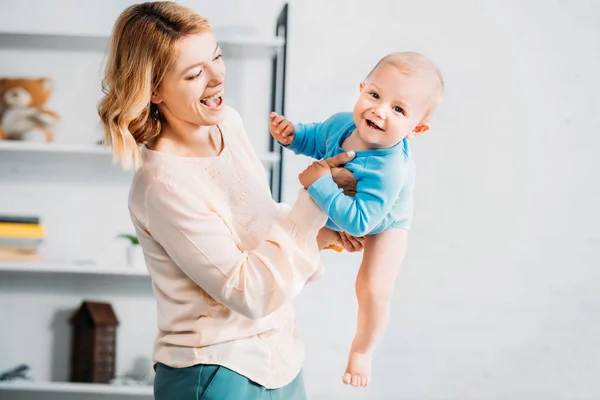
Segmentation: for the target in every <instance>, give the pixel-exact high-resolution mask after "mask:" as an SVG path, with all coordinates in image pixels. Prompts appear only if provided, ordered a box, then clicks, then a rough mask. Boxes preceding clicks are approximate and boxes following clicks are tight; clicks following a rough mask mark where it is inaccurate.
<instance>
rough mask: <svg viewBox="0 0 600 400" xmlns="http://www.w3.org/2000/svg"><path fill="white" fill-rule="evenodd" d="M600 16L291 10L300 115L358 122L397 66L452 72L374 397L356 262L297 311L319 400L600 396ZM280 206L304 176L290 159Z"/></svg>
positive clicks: (593, 12) (578, 7)
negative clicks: (413, 54)
mask: <svg viewBox="0 0 600 400" xmlns="http://www.w3.org/2000/svg"><path fill="white" fill-rule="evenodd" d="M599 17H600V3H598V2H596V1H593V0H577V1H572V2H569V3H568V4H567V3H566V2H556V1H555V2H545V1H541V0H527V1H520V2H514V1H510V2H507V1H500V0H498V1H485V2H484V1H472V0H470V1H466V0H457V1H451V2H447V1H434V0H423V1H412V2H400V1H384V0H372V1H369V2H366V1H357V0H354V1H348V0H329V1H319V0H304V1H296V2H292V7H291V36H290V39H289V46H290V54H289V57H290V58H289V61H290V68H289V71H288V73H289V75H288V84H289V86H288V92H287V93H288V96H287V110H288V111H287V115H288V117H290V118H292V119H294V120H296V121H299V120H302V121H308V120H320V119H323V118H325V117H327V116H329V115H330V114H331V113H333V112H336V111H340V110H351V107H352V106H353V103H354V101H355V99H356V95H357V93H358V84H359V82H360V80H361V79H362V78H363V77H364V76H365V75H366V73H367V72H368V71H369V69H370V68H371V67H372V66H373V65H374V63H375V62H376V60H377V59H378V58H379V57H380V56H382V55H384V54H385V53H386V52H390V51H398V50H409V49H412V50H417V51H420V52H423V53H425V54H427V55H428V56H430V57H431V58H432V59H433V60H434V61H435V62H437V64H438V65H439V67H440V68H441V70H442V72H443V74H444V76H445V79H446V83H447V94H446V98H445V102H444V104H443V105H442V107H441V109H440V110H439V113H438V114H437V116H436V118H435V120H434V126H433V130H432V131H431V133H428V134H427V135H425V136H423V137H421V138H419V139H418V140H416V141H414V142H413V151H414V156H415V159H416V162H417V170H418V178H417V179H418V181H417V182H418V183H417V188H416V212H415V219H414V228H413V230H412V232H411V235H410V246H409V254H408V258H407V260H406V262H405V264H404V266H403V271H402V273H401V275H400V278H399V281H398V284H397V288H396V293H395V297H394V303H393V316H392V322H391V323H390V326H389V329H388V331H387V333H386V336H385V338H384V341H383V343H382V344H381V346H380V347H379V350H378V352H377V354H376V358H375V366H374V379H373V382H372V386H371V387H369V388H367V389H361V390H356V389H351V388H345V387H343V385H342V384H341V383H340V379H341V376H342V373H343V372H344V367H345V361H346V356H347V350H348V347H349V345H350V340H351V338H352V334H353V331H354V326H355V311H356V305H355V300H354V294H353V282H354V278H355V272H356V270H357V267H358V264H359V262H360V256H349V255H345V256H338V255H331V254H329V255H326V256H325V257H324V259H325V261H326V264H327V265H329V272H328V274H326V276H325V277H324V279H323V280H322V281H321V282H318V283H315V284H314V285H313V286H312V287H310V288H307V289H306V290H305V291H304V293H303V294H302V295H301V297H300V299H299V301H298V306H299V309H300V322H301V324H302V328H303V332H304V337H305V339H306V342H307V360H306V367H305V372H306V381H307V386H308V390H309V393H311V394H312V396H311V397H310V398H311V399H316V400H320V399H322V400H325V399H327V400H331V399H340V400H341V399H344V400H345V399H369V400H371V399H378V400H379V399H411V400H416V399H419V400H425V399H428V400H429V399H452V400H467V399H478V400H481V399H486V400H497V399H523V400H534V399H535V400H558V399H560V400H566V399H576V400H583V399H588V400H592V399H594V400H595V399H599V398H600V381H598V379H597V378H598V376H600V345H599V344H600V342H599V339H598V338H600V324H599V321H600V319H599V316H600V296H599V295H598V293H600V269H599V268H598V267H600V235H599V233H598V226H599V224H600V206H599V204H600V185H599V184H598V173H599V172H600V161H598V160H599V158H598V156H597V151H598V148H599V147H600V135H598V132H599V128H600V117H599V113H598V112H597V109H598V107H599V106H600V102H599V99H598V89H599V88H600V86H599V84H600V80H599V78H598V71H600V54H599V51H598V49H600V25H599V24H598V21H599V19H598V18H599ZM286 157H287V158H286V163H285V177H286V181H285V182H286V186H285V195H284V197H285V198H286V199H287V200H288V201H291V200H293V199H294V198H295V196H296V191H297V189H298V187H299V185H298V184H297V183H296V182H297V174H298V173H299V172H300V171H302V169H303V168H304V166H306V165H307V162H308V160H307V159H305V158H301V157H296V156H292V155H288V154H287V153H286Z"/></svg>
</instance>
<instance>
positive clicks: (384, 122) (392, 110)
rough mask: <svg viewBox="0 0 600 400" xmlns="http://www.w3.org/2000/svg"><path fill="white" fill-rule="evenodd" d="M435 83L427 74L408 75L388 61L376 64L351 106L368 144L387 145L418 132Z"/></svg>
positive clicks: (370, 145) (360, 133) (374, 145)
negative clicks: (353, 104)
mask: <svg viewBox="0 0 600 400" xmlns="http://www.w3.org/2000/svg"><path fill="white" fill-rule="evenodd" d="M434 84H435V82H434V79H433V78H432V77H429V76H427V74H418V73H417V74H411V75H407V74H405V73H402V72H401V71H400V70H399V69H398V68H397V67H396V66H394V65H393V64H389V63H386V64H383V65H380V66H379V67H377V69H376V70H375V71H373V73H372V74H371V76H370V77H369V78H368V79H367V81H366V82H365V83H363V84H361V93H360V96H359V98H358V101H357V102H356V105H355V106H354V123H355V124H356V127H357V129H358V134H359V136H360V138H361V139H362V140H363V141H364V142H365V144H366V145H367V146H368V148H371V149H385V148H390V147H392V146H394V145H396V144H397V143H399V142H400V141H401V140H402V139H404V138H405V137H407V136H409V138H410V137H411V136H412V135H413V134H418V133H419V132H418V131H420V128H419V127H422V125H423V123H422V119H423V116H424V115H425V112H426V111H427V108H428V107H429V105H430V94H431V88H432V87H433V85H434ZM425 130H426V129H425ZM415 131H417V132H415Z"/></svg>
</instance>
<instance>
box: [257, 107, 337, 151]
mask: <svg viewBox="0 0 600 400" xmlns="http://www.w3.org/2000/svg"><path fill="white" fill-rule="evenodd" d="M269 118H270V119H271V123H270V125H269V128H270V130H271V136H273V138H274V139H275V140H277V141H278V142H279V143H280V144H282V145H283V146H286V147H287V148H288V149H290V150H292V151H293V152H294V153H296V154H304V155H305V156H308V157H312V158H316V159H318V160H320V159H321V158H323V157H325V152H326V143H325V130H324V129H323V125H324V123H323V122H315V123H310V124H296V125H294V124H293V123H292V122H290V121H289V120H287V119H286V118H285V117H284V116H283V115H280V114H277V113H274V112H272V113H271V114H270V115H269Z"/></svg>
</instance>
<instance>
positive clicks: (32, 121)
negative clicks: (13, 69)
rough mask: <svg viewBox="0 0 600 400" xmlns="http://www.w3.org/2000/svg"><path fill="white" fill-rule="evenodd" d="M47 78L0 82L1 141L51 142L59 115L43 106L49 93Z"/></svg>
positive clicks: (50, 86) (10, 79) (12, 79)
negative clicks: (52, 128)
mask: <svg viewBox="0 0 600 400" xmlns="http://www.w3.org/2000/svg"><path fill="white" fill-rule="evenodd" d="M52 83H53V82H52V80H51V79H49V78H41V79H27V78H0V140H2V139H5V140H28V141H38V142H39V141H45V142H51V141H52V139H53V135H52V131H51V129H50V128H51V127H52V126H54V125H55V124H56V123H57V122H58V120H59V115H58V114H56V113H55V112H52V111H49V110H46V109H45V108H44V104H46V101H47V100H48V98H49V97H50V93H51V92H52V86H53V85H52Z"/></svg>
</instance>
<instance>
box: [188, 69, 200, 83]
mask: <svg viewBox="0 0 600 400" xmlns="http://www.w3.org/2000/svg"><path fill="white" fill-rule="evenodd" d="M200 75H202V70H200V72H198V73H197V74H196V75H194V76H190V77H189V78H187V80H188V81H193V80H196V79H198V78H200Z"/></svg>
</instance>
